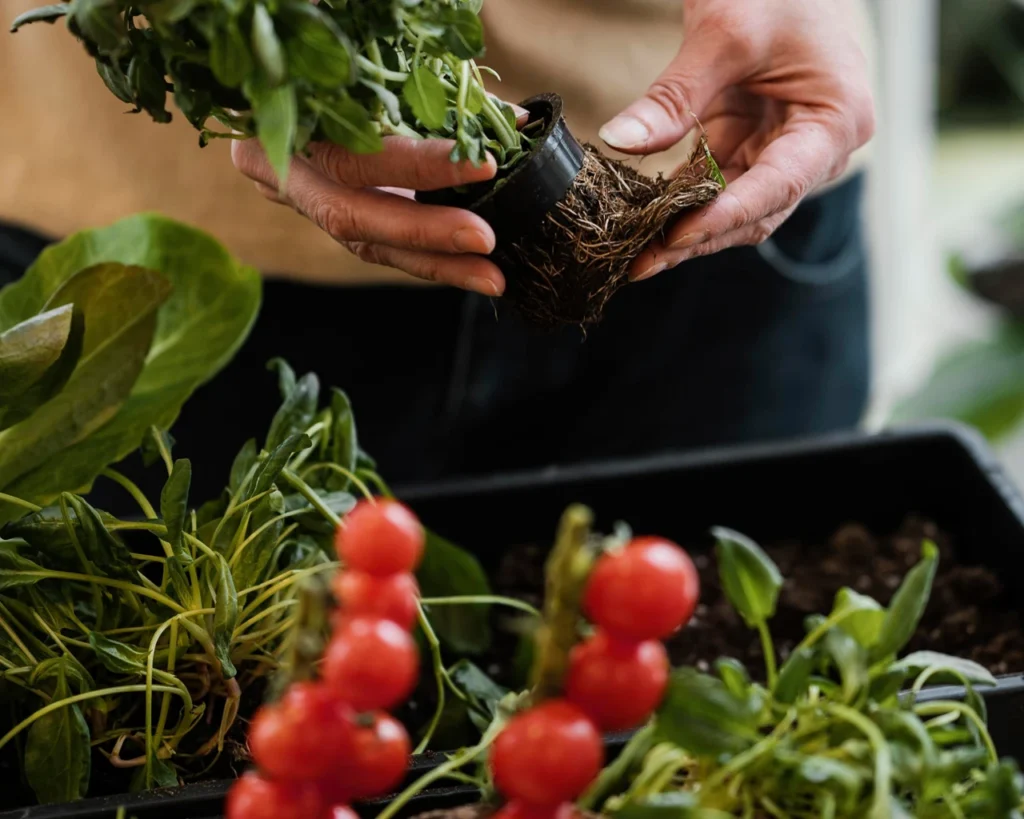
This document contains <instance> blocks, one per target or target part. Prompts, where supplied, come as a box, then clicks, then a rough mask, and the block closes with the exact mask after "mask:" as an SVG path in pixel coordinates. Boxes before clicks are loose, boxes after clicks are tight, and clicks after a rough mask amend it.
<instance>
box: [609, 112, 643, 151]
mask: <svg viewBox="0 0 1024 819" xmlns="http://www.w3.org/2000/svg"><path fill="white" fill-rule="evenodd" d="M598 136H600V137H601V139H603V140H604V141H605V142H606V143H607V144H608V145H610V146H611V147H612V148H622V149H628V148H639V147H642V146H644V145H646V144H647V143H648V142H649V141H650V139H651V132H650V129H648V127H647V126H646V125H644V124H643V123H642V122H641V121H640V120H638V119H637V118H636V117H630V116H618V117H615V119H613V120H612V121H611V122H609V123H607V124H606V125H605V126H604V127H603V128H601V130H600V131H598Z"/></svg>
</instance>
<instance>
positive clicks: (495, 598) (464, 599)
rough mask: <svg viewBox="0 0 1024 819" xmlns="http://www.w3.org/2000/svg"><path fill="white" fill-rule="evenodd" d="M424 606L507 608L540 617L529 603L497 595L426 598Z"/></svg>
mask: <svg viewBox="0 0 1024 819" xmlns="http://www.w3.org/2000/svg"><path fill="white" fill-rule="evenodd" d="M420 603H422V604H423V605H424V606H490V605H495V606H507V607H508V608H510V609H518V610H519V611H525V612H526V613H527V614H532V615H533V616H534V617H540V612H539V611H537V609H535V608H534V607H533V606H531V605H530V604H529V603H525V602H523V601H522V600H516V599H515V598H512V597H501V596H500V595H496V594H467V595H464V596H460V597H424V598H422V599H421V600H420Z"/></svg>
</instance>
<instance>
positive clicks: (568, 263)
mask: <svg viewBox="0 0 1024 819" xmlns="http://www.w3.org/2000/svg"><path fill="white" fill-rule="evenodd" d="M583 148H584V160H583V167H582V169H581V170H580V172H579V175H578V176H577V177H576V180H575V181H574V182H573V184H572V187H571V188H570V189H569V192H568V193H567V194H566V196H565V198H564V199H563V200H562V201H561V202H560V203H559V204H558V205H557V206H556V208H555V209H553V210H552V211H551V212H550V213H549V214H548V215H547V217H546V219H545V220H544V222H543V223H542V224H541V225H540V227H539V228H538V229H537V230H535V231H534V232H533V233H532V234H531V235H529V236H528V237H526V238H525V239H524V240H523V241H521V242H520V243H519V244H517V245H515V246H514V247H513V248H512V252H511V254H510V255H512V256H513V257H514V262H515V267H516V271H515V274H514V275H511V276H509V281H508V291H507V293H506V295H507V297H508V300H509V301H510V302H511V303H512V304H513V305H514V306H515V309H516V310H517V311H518V312H519V313H520V314H521V315H522V316H523V317H524V318H525V319H526V320H528V321H529V322H530V323H531V324H535V325H538V326H541V327H547V328H554V327H558V326H560V325H566V324H568V325H574V326H578V327H581V328H582V329H584V330H585V329H586V328H587V326H589V325H593V324H597V323H598V322H599V321H600V320H601V317H602V315H603V314H604V310H605V307H606V306H607V304H608V300H609V299H610V298H611V297H612V296H613V295H614V294H615V292H616V291H617V290H618V289H619V288H620V287H622V285H624V284H625V283H626V281H627V279H626V276H627V272H628V270H629V266H630V263H631V262H632V261H633V260H634V259H635V258H636V257H637V256H638V255H640V252H641V251H642V250H643V249H644V248H645V247H646V246H647V245H648V244H649V243H650V242H651V241H652V240H654V239H659V238H662V236H663V232H664V229H665V227H666V225H667V224H668V223H669V221H670V219H671V218H672V217H673V216H675V215H676V214H678V213H680V212H681V211H683V210H685V209H687V208H693V207H699V206H701V205H706V204H707V203H709V202H710V201H711V200H713V199H714V198H715V197H716V196H717V195H718V194H719V192H720V191H721V190H722V188H723V186H724V181H723V180H722V176H721V173H720V172H719V170H718V167H717V165H716V164H715V162H714V160H713V159H712V158H711V154H710V152H709V151H708V149H707V144H706V142H705V141H704V140H703V139H702V140H701V142H700V144H699V145H698V146H697V149H696V150H695V151H694V153H693V154H692V155H691V157H690V161H689V162H688V163H687V165H686V166H685V167H684V168H683V169H682V170H681V171H680V172H679V173H678V174H677V175H676V176H675V177H673V178H672V179H665V178H664V177H663V176H662V175H659V176H658V177H657V178H655V179H652V178H650V177H646V176H643V175H642V174H640V173H638V172H637V171H635V170H633V168H631V167H629V166H628V165H625V164H624V163H622V162H620V161H618V160H614V159H610V158H608V157H606V156H604V155H603V154H601V153H600V152H599V151H598V150H597V149H596V148H595V147H594V146H593V145H584V146H583Z"/></svg>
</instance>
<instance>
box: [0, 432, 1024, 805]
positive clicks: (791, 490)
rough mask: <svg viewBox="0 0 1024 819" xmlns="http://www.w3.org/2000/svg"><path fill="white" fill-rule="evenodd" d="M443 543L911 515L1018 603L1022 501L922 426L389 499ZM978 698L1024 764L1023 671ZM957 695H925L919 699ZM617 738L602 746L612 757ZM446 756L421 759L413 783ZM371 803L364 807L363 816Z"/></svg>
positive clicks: (444, 797) (973, 452) (488, 547)
mask: <svg viewBox="0 0 1024 819" xmlns="http://www.w3.org/2000/svg"><path fill="white" fill-rule="evenodd" d="M396 494H398V496H399V497H402V498H403V499H405V500H406V501H407V502H408V503H409V504H410V505H411V506H412V507H413V508H414V509H415V511H416V512H417V513H418V514H419V515H420V516H421V518H422V519H423V521H424V522H425V523H426V524H427V525H428V526H430V527H431V528H433V529H435V530H436V531H438V533H439V534H441V535H443V536H445V537H447V538H450V539H451V540H453V541H454V542H456V543H459V544H461V545H463V546H464V547H466V548H468V549H471V550H472V551H474V552H475V553H476V554H477V555H478V556H479V558H480V559H481V561H482V562H483V563H484V565H485V566H486V567H489V568H493V567H494V566H495V565H496V564H497V562H498V558H499V556H500V553H501V550H502V548H503V547H506V546H509V545H511V544H514V543H522V542H540V543H544V542H550V540H551V538H552V536H553V534H554V529H555V526H556V524H557V521H558V518H559V516H560V515H561V513H562V511H563V510H564V509H565V507H566V506H567V505H568V504H570V503H574V502H581V503H585V504H587V505H589V506H590V507H591V508H592V509H593V510H594V512H595V514H596V516H597V518H598V525H599V526H600V527H601V528H602V529H604V530H606V531H607V530H609V529H610V528H611V526H612V525H613V524H614V522H615V521H617V520H625V521H627V522H628V523H630V524H631V525H632V526H633V527H634V529H635V530H637V531H648V532H657V533H658V534H661V535H664V536H666V537H670V538H673V539H675V540H677V541H680V542H694V541H695V540H698V539H699V538H701V537H703V536H704V535H705V534H706V532H707V530H708V527H709V526H712V525H723V526H729V527H732V528H735V529H738V530H740V531H742V532H744V533H746V534H749V535H750V536H752V537H754V538H755V539H758V540H762V541H765V542H769V541H771V540H774V539H778V538H788V537H797V538H801V539H807V540H812V539H815V538H821V541H819V542H824V539H825V538H826V537H827V536H828V535H830V534H831V533H832V532H833V531H834V530H835V528H836V527H837V526H838V525H840V524H842V523H843V522H845V521H849V520H857V521H860V522H862V523H863V524H865V525H866V526H868V527H870V528H872V529H874V530H876V531H890V530H893V529H895V528H896V527H897V526H898V525H899V524H900V522H901V521H902V519H903V518H904V517H905V515H907V514H908V513H910V512H916V513H919V514H921V515H925V516H927V517H928V518H930V519H932V520H934V521H935V522H936V523H937V524H938V525H939V526H940V527H941V528H942V529H943V530H945V531H946V532H948V533H949V534H950V535H951V536H953V538H955V541H956V543H957V544H958V548H959V553H958V558H959V559H960V561H961V562H962V563H964V564H982V565H985V566H987V567H989V568H992V569H994V570H995V571H996V572H997V573H998V574H999V575H1000V577H1001V579H1002V580H1003V581H1004V582H1005V584H1006V586H1007V587H1008V590H1009V592H1010V594H1011V595H1012V598H1013V599H1017V600H1024V580H1022V579H1021V575H1020V571H1019V565H1020V559H1021V554H1022V552H1024V499H1022V497H1021V495H1020V493H1019V492H1018V491H1017V489H1016V488H1015V487H1014V486H1013V485H1012V484H1011V482H1010V481H1009V479H1008V478H1007V476H1006V474H1005V473H1004V472H1003V470H1002V468H1001V467H1000V466H999V464H998V463H997V462H996V460H995V458H994V457H993V455H992V454H991V452H990V451H989V449H988V447H987V446H986V445H985V443H984V442H983V441H982V439H981V438H980V436H978V435H977V434H975V433H974V432H972V431H969V430H967V429H966V428H964V427H960V426H956V425H947V424H942V425H928V426H923V427H917V428H914V429H908V430H903V431H894V432H887V433H883V434H878V435H863V434H848V435H837V436H828V437H823V438H817V439H814V440H809V441H803V442H796V443H787V444H778V445H765V446H756V447H747V448H741V449H725V450H717V451H709V452H698V453H690V454H678V455H673V454H668V455H664V456H660V457H656V458H649V459H644V460H634V461H617V462H605V463H599V464H591V465H583V466H578V467H572V468H551V469H546V470H541V471H536V472H526V473H519V474H514V475H499V476H495V477H492V478H488V479H483V480H468V481H457V482H450V483H444V484H433V485H431V486H426V487H405V488H399V489H397V490H396ZM979 691H980V693H981V694H982V695H983V696H984V697H985V700H986V703H987V706H988V711H989V723H990V730H991V733H992V737H993V739H994V741H995V743H996V746H997V748H998V749H999V750H1000V752H1001V753H1002V754H1007V755H1011V756H1015V757H1018V758H1021V759H1024V675H1013V676H1005V677H1002V678H1000V680H999V685H998V686H997V687H996V688H995V689H988V690H986V689H979ZM951 696H962V691H961V690H960V689H957V688H947V689H934V690H930V691H928V692H927V693H926V694H924V695H922V698H932V697H941V698H949V697H951ZM625 739H626V735H616V736H612V737H609V738H608V749H609V755H614V754H615V753H616V752H617V751H618V750H619V749H620V748H621V747H622V745H623V744H624V742H625ZM441 760H443V756H442V755H439V754H435V755H428V756H425V757H422V758H420V759H418V760H417V761H416V762H415V764H414V768H413V770H412V771H411V773H410V779H414V778H416V777H417V776H419V775H420V774H422V773H424V772H425V771H426V770H429V769H430V768H432V767H433V766H434V765H435V764H437V763H438V762H439V761H441ZM229 785H230V782H223V781H221V782H208V783H203V784H199V785H190V786H187V787H184V788H175V789H167V790H163V791H150V792H148V793H143V794H134V795H127V796H118V797H102V798H96V799H89V800H84V801H82V802H78V803H72V804H65V805H54V806H39V807H32V808H26V809H22V810H17V811H11V812H8V813H0V819H112V817H113V814H114V812H115V811H116V809H117V808H118V807H119V806H124V807H125V808H126V810H127V811H128V816H129V817H131V816H134V817H136V819H207V818H208V817H211V818H212V817H217V816H220V811H221V810H222V803H223V798H224V794H225V793H226V791H227V788H228V787H229ZM474 798H475V794H474V792H473V791H472V790H471V789H466V788H441V789H436V790H432V791H431V792H430V794H429V795H427V796H423V797H420V798H418V799H416V800H414V801H413V802H412V803H411V804H410V805H409V806H407V808H406V810H404V811H403V813H402V815H403V816H409V815H412V814H415V813H420V812H423V811H427V810H433V809H437V808H442V807H450V806H453V805H455V804H465V803H467V802H469V801H472V800H473V799H474ZM380 804H381V803H380V802H377V803H370V804H367V805H365V806H363V807H362V808H361V810H362V812H363V813H364V815H366V816H367V817H371V816H373V815H375V814H376V812H377V811H378V810H379V807H380Z"/></svg>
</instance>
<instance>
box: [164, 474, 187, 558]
mask: <svg viewBox="0 0 1024 819" xmlns="http://www.w3.org/2000/svg"><path fill="white" fill-rule="evenodd" d="M191 484H192V463H191V462H190V461H188V460H186V459H184V458H183V459H180V460H177V461H175V462H174V469H173V470H172V471H171V476H170V477H169V478H168V479H167V483H165V484H164V488H163V490H162V491H161V492H160V515H161V517H163V519H164V525H165V526H166V527H167V542H168V543H170V544H171V548H173V549H174V553H175V555H177V557H178V559H179V560H180V561H181V562H182V563H184V564H185V565H188V564H189V563H191V562H192V554H191V552H189V550H188V549H186V548H185V543H184V540H183V534H182V533H183V532H184V530H185V522H186V520H187V518H188V490H189V486H191Z"/></svg>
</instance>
